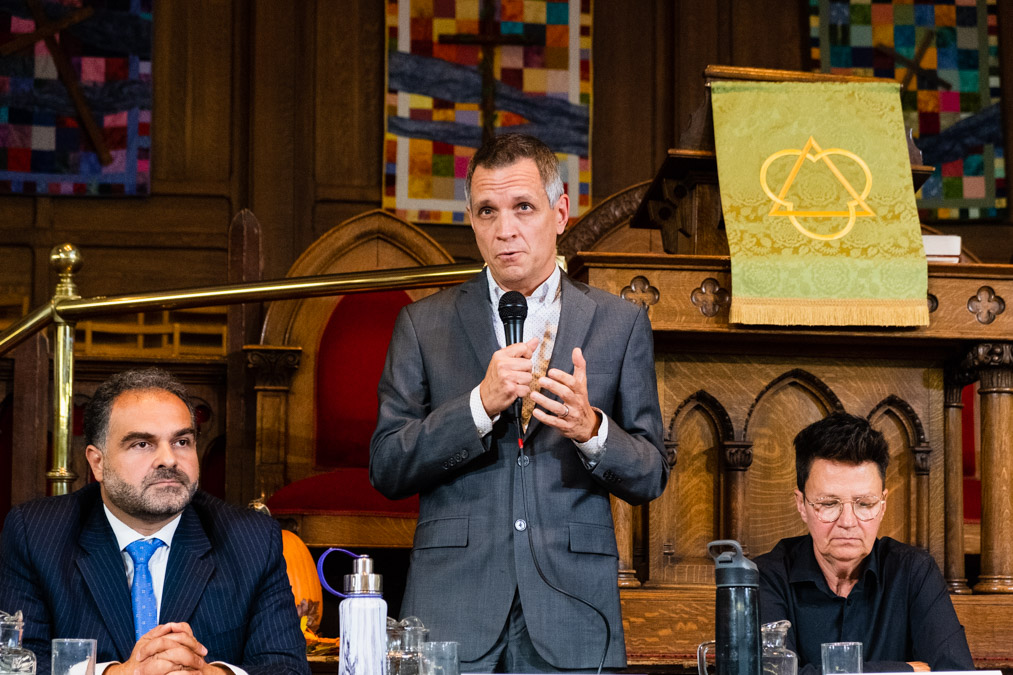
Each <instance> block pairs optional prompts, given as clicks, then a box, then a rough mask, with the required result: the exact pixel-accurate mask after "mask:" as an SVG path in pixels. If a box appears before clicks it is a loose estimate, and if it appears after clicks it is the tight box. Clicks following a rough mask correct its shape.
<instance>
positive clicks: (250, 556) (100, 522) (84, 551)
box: [0, 483, 309, 675]
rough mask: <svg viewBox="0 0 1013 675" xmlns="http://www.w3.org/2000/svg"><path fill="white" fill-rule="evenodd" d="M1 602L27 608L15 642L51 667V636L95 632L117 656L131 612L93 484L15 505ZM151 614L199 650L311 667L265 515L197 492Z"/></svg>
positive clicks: (106, 654) (273, 529)
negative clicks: (181, 630)
mask: <svg viewBox="0 0 1013 675" xmlns="http://www.w3.org/2000/svg"><path fill="white" fill-rule="evenodd" d="M0 609H3V610H4V611H7V612H14V611H17V610H19V609H20V610H22V611H23V612H24V614H25V631H24V646H25V647H27V648H28V649H31V650H32V651H33V652H35V654H36V656H37V657H38V673H39V675H47V674H48V673H49V672H50V640H51V639H52V638H57V637H66V638H73V637H81V638H95V639H96V640H97V641H98V660H99V662H102V661H126V660H127V658H129V656H130V652H131V650H132V649H133V647H134V622H133V612H132V610H131V605H130V591H129V588H128V586H127V580H126V574H125V573H124V569H123V559H122V557H121V556H120V552H119V550H118V548H117V546H116V537H115V536H114V535H113V531H112V528H111V527H110V526H109V521H108V520H107V519H106V516H105V513H104V511H103V509H102V497H101V494H100V492H99V485H98V484H97V483H93V484H91V485H88V486H86V487H84V488H82V489H81V490H78V491H77V492H74V493H73V494H70V495H65V496H62V497H50V498H46V499H39V500H35V501H32V502H27V503H25V504H21V505H19V506H16V507H14V509H12V510H11V512H10V514H9V515H8V516H7V521H6V523H5V524H4V529H3V535H2V539H0ZM159 621H160V623H166V622H170V621H186V622H188V623H189V624H190V626H191V627H192V628H193V632H194V636H195V637H196V638H197V639H198V640H199V641H200V642H201V643H202V644H203V645H204V646H205V647H207V649H208V655H207V656H206V657H205V658H206V660H207V661H208V662H211V661H225V662H227V663H232V664H235V665H237V666H240V667H242V668H244V669H246V670H247V671H248V672H249V673H250V675H257V674H259V673H265V674H266V673H271V674H272V675H274V674H278V673H300V674H305V673H309V666H308V664H307V662H306V643H305V641H304V639H303V636H302V633H301V631H300V630H299V619H298V617H297V616H296V611H295V601H294V599H293V597H292V589H291V586H290V585H289V581H288V576H287V574H286V571H285V560H284V558H283V557H282V544H281V531H280V529H279V527H278V525H277V523H275V522H274V521H273V520H271V519H270V518H268V517H266V516H264V515H262V514H259V513H256V512H254V511H251V510H249V509H239V508H236V507H233V506H230V505H228V504H226V503H225V502H223V501H221V500H219V499H216V498H214V497H211V496H210V495H208V494H206V493H204V492H201V491H198V492H197V493H196V494H195V495H194V498H193V501H192V502H191V504H190V506H188V507H187V508H186V509H185V510H184V511H183V517H182V519H181V520H180V523H179V527H178V528H177V530H176V534H175V535H174V537H173V540H172V548H171V550H170V552H169V562H168V566H167V568H166V572H165V585H164V588H163V591H162V606H161V612H160V615H159Z"/></svg>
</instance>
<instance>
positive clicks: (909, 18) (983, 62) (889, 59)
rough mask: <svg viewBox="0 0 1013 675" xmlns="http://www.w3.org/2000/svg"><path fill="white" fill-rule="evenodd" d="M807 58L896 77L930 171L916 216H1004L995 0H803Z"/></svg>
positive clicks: (835, 68) (842, 69) (830, 67)
mask: <svg viewBox="0 0 1013 675" xmlns="http://www.w3.org/2000/svg"><path fill="white" fill-rule="evenodd" d="M809 6H810V44H811V49H812V58H813V61H814V62H815V63H816V64H819V68H820V70H822V71H823V72H833V73H842V74H851V75H865V76H872V77H885V78H893V79H896V80H898V81H900V82H902V83H903V85H904V86H903V91H902V93H901V101H902V103H903V106H904V119H905V123H906V126H907V127H908V128H909V129H911V130H913V132H914V136H915V143H916V144H917V145H918V147H919V148H920V149H921V151H922V156H923V160H924V163H925V164H929V165H932V166H935V167H936V171H935V173H934V174H933V175H932V177H931V178H930V179H929V180H928V181H927V182H926V183H925V185H924V186H922V188H921V190H919V192H918V209H919V215H920V217H921V219H922V220H923V221H925V220H937V219H943V220H945V219H960V220H968V219H992V218H1004V217H1005V215H1004V214H1005V210H1006V207H1007V203H1006V200H1007V190H1008V189H1007V183H1006V170H1005V163H1004V161H1003V145H1002V125H1001V116H1000V113H999V106H998V99H999V94H1000V92H999V62H998V56H999V45H998V25H997V18H996V4H995V0H850V1H849V0H810V2H809Z"/></svg>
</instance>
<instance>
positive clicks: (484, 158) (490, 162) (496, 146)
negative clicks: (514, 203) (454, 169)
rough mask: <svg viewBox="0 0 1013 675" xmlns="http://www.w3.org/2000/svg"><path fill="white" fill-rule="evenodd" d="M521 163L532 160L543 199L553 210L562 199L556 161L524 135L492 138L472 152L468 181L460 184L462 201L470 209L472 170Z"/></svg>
mask: <svg viewBox="0 0 1013 675" xmlns="http://www.w3.org/2000/svg"><path fill="white" fill-rule="evenodd" d="M522 159H530V160H533V161H534V163H535V166H537V167H538V175H539V176H541V178H542V186H543V187H544V188H545V196H546V197H548V198H549V204H550V205H552V206H554V205H555V204H556V202H558V201H559V198H560V197H562V196H563V179H562V178H560V176H559V160H558V159H556V154H555V153H554V152H552V149H551V148H549V146H547V145H546V144H545V143H543V142H542V141H540V140H538V139H537V138H535V137H534V136H528V135H527V134H501V135H499V136H494V137H493V138H492V139H491V140H490V141H488V142H486V143H484V144H483V145H482V147H481V148H479V149H478V151H477V152H475V154H474V155H472V157H471V161H470V162H468V177H467V179H465V181H464V199H465V201H467V202H468V208H471V177H472V175H473V174H474V173H475V168H476V167H479V166H480V167H482V168H483V169H498V168H501V167H504V166H510V165H511V164H513V163H514V162H518V161H520V160H522Z"/></svg>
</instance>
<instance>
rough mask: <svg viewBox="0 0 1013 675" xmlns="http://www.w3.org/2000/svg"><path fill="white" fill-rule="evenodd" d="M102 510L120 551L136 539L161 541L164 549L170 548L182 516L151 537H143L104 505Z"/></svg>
mask: <svg viewBox="0 0 1013 675" xmlns="http://www.w3.org/2000/svg"><path fill="white" fill-rule="evenodd" d="M102 508H103V509H105V512H106V519H107V520H108V521H109V526H110V527H111V528H113V534H114V535H115V536H116V545H117V546H118V547H119V549H120V551H122V550H123V549H125V548H126V547H127V546H129V545H130V544H132V543H134V542H135V541H137V540H138V539H161V540H162V541H163V542H164V543H165V546H166V548H168V547H170V546H172V537H173V535H175V534H176V528H177V527H179V519H180V518H181V517H182V516H183V514H182V513H181V514H179V515H178V516H176V517H175V518H173V519H172V520H171V521H169V522H168V523H166V525H165V526H164V527H163V528H162V529H160V530H159V531H158V532H155V533H154V534H152V535H143V534H141V533H140V532H138V531H137V530H135V529H133V528H132V527H130V526H129V525H127V524H126V523H124V522H123V521H122V520H120V519H119V518H117V517H116V516H115V515H113V512H112V511H110V510H109V507H108V506H106V505H105V504H103V505H102Z"/></svg>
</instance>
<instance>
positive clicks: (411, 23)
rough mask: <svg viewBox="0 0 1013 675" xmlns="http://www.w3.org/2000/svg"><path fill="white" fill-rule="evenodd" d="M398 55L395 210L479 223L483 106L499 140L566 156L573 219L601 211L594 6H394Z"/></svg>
mask: <svg viewBox="0 0 1013 675" xmlns="http://www.w3.org/2000/svg"><path fill="white" fill-rule="evenodd" d="M483 10H485V11H488V12H489V15H488V16H485V17H483V16H482V12H483ZM483 44H488V45H489V46H488V47H487V48H486V50H485V51H486V53H491V54H492V60H493V62H492V67H491V68H489V69H486V70H485V72H484V73H483V68H482V59H483V57H482V53H483V46H482V45H483ZM387 49H388V51H387V105H386V135H385V138H384V144H385V145H384V196H383V207H384V208H385V209H389V210H391V211H394V212H395V213H396V214H397V215H398V216H400V217H402V218H405V219H407V220H410V221H414V222H430V223H461V224H466V223H467V222H468V221H467V216H466V214H465V203H464V181H465V177H466V174H467V168H468V160H470V159H471V156H472V155H473V154H474V153H475V150H476V149H477V148H478V147H479V146H480V145H481V143H482V127H483V120H482V112H481V109H482V103H483V99H485V102H486V103H487V104H488V105H490V106H491V107H492V108H494V109H495V113H494V114H495V126H496V133H504V132H508V131H515V132H521V133H528V134H532V135H534V136H537V137H538V138H540V139H541V140H542V141H544V142H545V143H546V144H547V145H548V146H549V147H550V148H552V149H553V150H555V151H556V152H557V154H558V156H559V159H560V170H561V172H562V174H563V175H562V178H563V182H564V184H565V189H566V192H567V194H568V195H569V196H570V213H571V216H573V217H576V216H577V215H578V214H580V213H583V212H584V211H585V210H586V209H587V208H588V206H590V196H591V189H590V184H591V164H590V129H591V120H590V109H591V1H590V0H572V1H571V2H565V1H563V2H560V1H553V0H500V1H499V2H495V1H494V0H481V1H480V0H388V1H387ZM489 99H491V100H489Z"/></svg>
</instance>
